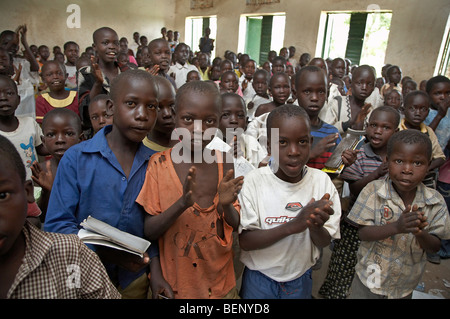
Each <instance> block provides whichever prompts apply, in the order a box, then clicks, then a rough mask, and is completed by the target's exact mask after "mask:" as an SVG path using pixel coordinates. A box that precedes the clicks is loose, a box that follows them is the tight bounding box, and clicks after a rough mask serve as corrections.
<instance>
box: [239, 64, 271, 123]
mask: <svg viewBox="0 0 450 319" xmlns="http://www.w3.org/2000/svg"><path fill="white" fill-rule="evenodd" d="M269 81H270V75H269V73H268V72H267V71H266V70H264V69H259V70H256V72H255V74H254V75H253V80H252V87H253V94H252V95H247V94H246V95H245V96H244V100H245V103H246V104H247V116H248V121H249V122H251V121H253V118H254V117H255V111H256V109H257V108H258V107H259V106H260V105H261V104H265V103H269V102H270V101H271V100H270V97H269V94H268V89H269Z"/></svg>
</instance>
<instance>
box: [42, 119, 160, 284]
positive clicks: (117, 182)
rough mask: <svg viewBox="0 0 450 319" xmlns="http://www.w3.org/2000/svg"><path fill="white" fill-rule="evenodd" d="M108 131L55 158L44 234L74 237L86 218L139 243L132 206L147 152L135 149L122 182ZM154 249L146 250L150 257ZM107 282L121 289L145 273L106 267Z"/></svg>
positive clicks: (140, 220)
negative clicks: (56, 166)
mask: <svg viewBox="0 0 450 319" xmlns="http://www.w3.org/2000/svg"><path fill="white" fill-rule="evenodd" d="M111 130H112V126H111V125H108V126H105V127H104V128H102V129H101V130H100V131H98V132H97V134H95V135H94V136H93V138H92V139H90V140H87V141H84V142H81V143H79V144H76V145H74V146H72V147H71V148H69V149H68V150H67V151H66V152H65V153H64V156H63V158H62V159H61V161H60V163H59V165H58V170H57V172H56V176H55V180H54V182H53V187H52V192H51V194H50V200H49V204H48V208H47V215H46V219H45V223H44V230H46V231H49V232H55V233H63V234H77V233H78V231H79V229H80V228H81V227H80V223H81V222H82V221H83V220H84V219H86V218H87V217H88V216H89V215H90V216H92V217H94V218H97V219H99V220H101V221H103V222H105V223H107V224H109V225H111V226H113V227H116V228H118V229H120V230H122V231H125V232H127V233H130V234H132V235H135V236H138V237H141V238H144V216H145V212H144V210H143V209H142V207H140V206H139V205H138V204H137V203H136V202H135V200H136V197H137V195H138V194H139V191H140V190H141V187H142V185H143V183H144V179H145V171H146V169H147V164H148V160H149V158H150V156H151V155H152V154H154V151H153V150H150V149H149V148H148V147H145V146H144V145H143V144H141V145H140V147H139V149H138V150H137V152H136V155H135V157H134V161H133V166H132V169H131V172H130V174H129V176H128V178H127V176H125V174H124V172H123V170H122V167H121V166H120V164H119V162H118V161H117V158H116V156H115V155H114V153H113V152H112V150H111V149H110V148H109V146H108V141H107V140H106V135H107V134H108V133H110V132H111ZM155 246H157V245H151V246H150V248H149V249H150V250H149V255H150V257H152V256H153V253H154V250H152V249H153V248H155ZM106 269H107V270H108V273H109V274H110V276H111V277H113V278H116V279H117V281H118V282H119V284H120V286H121V287H122V288H123V289H125V288H126V287H127V286H128V285H129V284H130V283H131V282H132V281H133V280H135V279H136V278H138V277H139V276H140V275H142V274H143V273H144V272H145V269H143V270H141V271H140V272H136V273H133V272H130V271H127V270H125V269H122V268H119V267H118V266H115V265H106Z"/></svg>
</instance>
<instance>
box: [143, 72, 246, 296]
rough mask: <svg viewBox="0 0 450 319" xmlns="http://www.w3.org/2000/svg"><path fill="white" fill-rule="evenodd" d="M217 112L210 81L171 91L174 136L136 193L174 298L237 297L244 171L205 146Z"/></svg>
mask: <svg viewBox="0 0 450 319" xmlns="http://www.w3.org/2000/svg"><path fill="white" fill-rule="evenodd" d="M220 112H221V96H220V93H219V91H218V90H217V87H216V85H215V84H214V83H212V82H207V81H194V82H189V83H186V84H185V85H183V86H182V87H181V88H180V89H179V90H178V91H177V95H176V103H175V114H176V115H175V122H176V130H177V133H178V134H179V135H180V143H178V144H176V145H175V146H174V147H173V148H171V149H168V150H166V151H163V152H159V153H157V154H155V155H154V156H152V158H151V159H150V162H149V166H148V169H147V175H146V178H145V182H144V186H143V187H142V190H141V192H140V194H139V196H138V198H137V200H136V201H137V203H139V204H141V205H142V206H143V207H144V209H145V211H146V212H147V213H148V214H147V216H146V217H145V234H146V236H147V237H148V238H150V239H151V240H156V239H157V240H158V242H159V250H160V257H159V258H160V260H161V268H162V274H163V276H164V278H165V279H166V280H167V281H168V282H169V284H170V286H171V287H172V289H173V293H174V296H175V298H181V299H184V298H193V299H208V298H211V299H217V298H236V297H237V290H236V279H235V275H234V270H233V252H232V244H233V240H232V232H233V230H236V229H237V227H238V226H239V203H238V202H237V193H238V192H239V190H240V188H241V185H242V179H243V177H238V178H233V162H226V161H225V159H226V156H225V155H224V154H222V153H221V152H219V151H212V150H207V149H205V148H206V146H207V145H208V144H209V142H210V141H211V139H212V137H213V136H214V134H215V132H216V131H217V127H218V124H219V117H220ZM205 154H207V155H205ZM206 156H208V157H206ZM183 238H184V239H183ZM180 240H181V241H180ZM153 292H154V293H160V291H158V290H156V291H155V290H153Z"/></svg>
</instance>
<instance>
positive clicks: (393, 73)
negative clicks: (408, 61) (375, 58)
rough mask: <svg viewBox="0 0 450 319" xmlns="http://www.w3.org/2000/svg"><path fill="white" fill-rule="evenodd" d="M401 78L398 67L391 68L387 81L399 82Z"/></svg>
mask: <svg viewBox="0 0 450 319" xmlns="http://www.w3.org/2000/svg"><path fill="white" fill-rule="evenodd" d="M401 79H402V72H401V71H400V69H399V68H393V69H392V70H390V71H389V82H391V83H395V84H397V83H399V82H400V81H401Z"/></svg>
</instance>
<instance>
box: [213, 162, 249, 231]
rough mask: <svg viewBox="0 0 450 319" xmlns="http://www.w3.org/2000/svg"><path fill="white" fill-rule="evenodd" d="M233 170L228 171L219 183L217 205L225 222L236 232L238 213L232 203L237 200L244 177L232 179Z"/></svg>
mask: <svg viewBox="0 0 450 319" xmlns="http://www.w3.org/2000/svg"><path fill="white" fill-rule="evenodd" d="M233 174H234V173H233V170H232V169H231V170H229V171H228V172H227V173H226V174H225V176H224V178H223V179H222V181H221V182H220V185H219V188H218V193H219V204H220V205H221V206H222V208H223V213H224V218H225V221H226V222H227V223H228V225H230V226H231V227H233V229H234V230H237V228H238V226H239V219H240V218H239V213H238V212H237V211H236V209H235V208H234V206H233V203H234V202H235V201H236V200H237V196H238V193H239V191H240V190H241V188H242V184H243V182H244V177H243V176H239V177H237V178H233Z"/></svg>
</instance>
